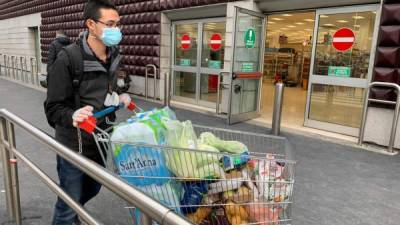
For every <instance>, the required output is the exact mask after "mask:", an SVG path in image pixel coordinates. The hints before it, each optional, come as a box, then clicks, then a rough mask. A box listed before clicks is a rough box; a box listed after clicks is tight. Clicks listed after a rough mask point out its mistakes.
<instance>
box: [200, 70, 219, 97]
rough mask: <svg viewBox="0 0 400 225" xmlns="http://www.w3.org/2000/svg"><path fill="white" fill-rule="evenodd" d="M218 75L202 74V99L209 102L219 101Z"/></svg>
mask: <svg viewBox="0 0 400 225" xmlns="http://www.w3.org/2000/svg"><path fill="white" fill-rule="evenodd" d="M217 88H218V75H217V74H201V78H200V99H201V100H203V101H207V102H215V103H216V102H217V97H218V94H217Z"/></svg>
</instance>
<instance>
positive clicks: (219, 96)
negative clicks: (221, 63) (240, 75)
mask: <svg viewBox="0 0 400 225" xmlns="http://www.w3.org/2000/svg"><path fill="white" fill-rule="evenodd" d="M223 74H225V75H228V76H229V75H230V73H229V72H220V73H219V74H218V82H217V102H216V103H215V104H216V106H215V112H216V114H217V115H219V113H220V112H219V111H220V104H221V78H222V77H223Z"/></svg>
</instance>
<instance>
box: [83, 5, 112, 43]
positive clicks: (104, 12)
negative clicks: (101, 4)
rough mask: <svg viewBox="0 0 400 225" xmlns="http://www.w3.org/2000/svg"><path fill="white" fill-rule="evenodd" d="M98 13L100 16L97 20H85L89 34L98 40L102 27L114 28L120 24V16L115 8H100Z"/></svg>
mask: <svg viewBox="0 0 400 225" xmlns="http://www.w3.org/2000/svg"><path fill="white" fill-rule="evenodd" d="M100 15H101V17H100V18H99V19H98V20H97V21H95V20H91V19H89V20H88V21H87V22H86V24H87V27H88V28H89V32H90V34H91V35H93V36H95V37H96V38H97V39H99V40H101V36H102V34H103V29H104V28H106V27H108V28H114V27H119V26H120V24H119V23H120V17H119V14H118V12H117V11H116V10H114V9H100Z"/></svg>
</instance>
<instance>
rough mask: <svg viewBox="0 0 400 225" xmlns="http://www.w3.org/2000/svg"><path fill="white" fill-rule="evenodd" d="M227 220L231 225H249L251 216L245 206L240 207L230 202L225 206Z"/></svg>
mask: <svg viewBox="0 0 400 225" xmlns="http://www.w3.org/2000/svg"><path fill="white" fill-rule="evenodd" d="M225 211H226V214H227V218H228V220H229V222H230V224H231V225H239V224H246V223H248V222H247V221H248V219H249V214H248V212H247V210H246V208H245V206H242V205H238V204H236V203H234V202H232V201H228V202H227V204H226V206H225Z"/></svg>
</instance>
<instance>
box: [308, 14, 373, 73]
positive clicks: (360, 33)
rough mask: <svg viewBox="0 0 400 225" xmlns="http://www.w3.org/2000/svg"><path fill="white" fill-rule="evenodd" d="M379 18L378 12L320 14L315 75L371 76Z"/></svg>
mask: <svg viewBox="0 0 400 225" xmlns="http://www.w3.org/2000/svg"><path fill="white" fill-rule="evenodd" d="M375 17H376V14H375V13H374V12H354V13H339V14H329V15H320V18H319V25H318V39H317V46H316V56H315V64H314V65H315V67H314V74H317V75H323V76H341V77H352V78H362V79H365V78H367V75H368V67H369V60H370V54H371V46H372V39H373V31H374V24H375ZM345 29H346V30H348V32H347V33H346V32H343V34H339V33H338V32H339V31H341V30H342V31H343V30H345ZM351 32H353V34H354V36H353V35H352V34H351ZM351 42H353V45H352V47H350V48H348V49H346V50H341V49H340V48H341V46H344V49H345V48H346V44H349V43H350V45H351Z"/></svg>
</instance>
